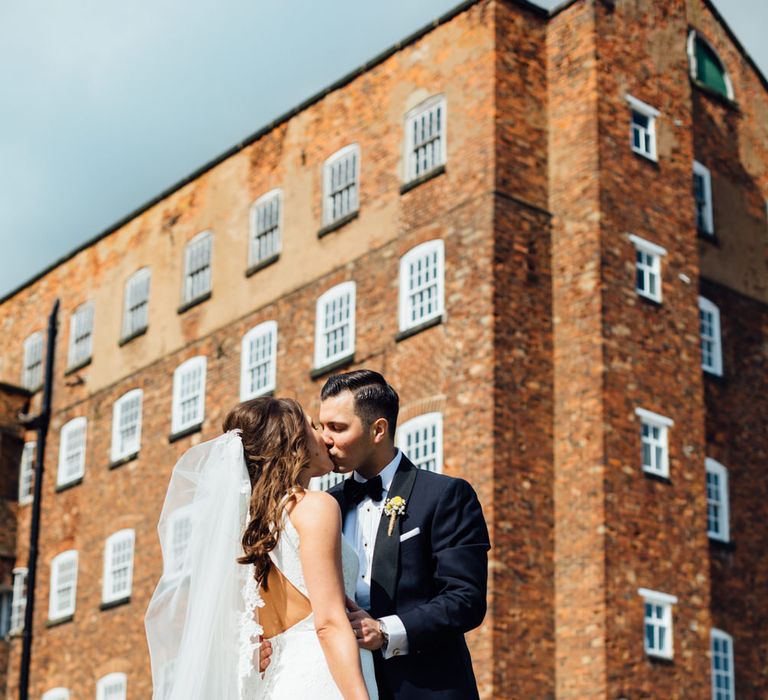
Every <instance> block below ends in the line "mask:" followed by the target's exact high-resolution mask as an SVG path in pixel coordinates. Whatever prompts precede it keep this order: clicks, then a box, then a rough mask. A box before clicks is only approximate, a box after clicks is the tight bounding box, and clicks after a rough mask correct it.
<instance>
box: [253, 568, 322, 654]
mask: <svg viewBox="0 0 768 700" xmlns="http://www.w3.org/2000/svg"><path fill="white" fill-rule="evenodd" d="M261 599H262V600H263V601H264V607H263V608H261V609H260V610H259V623H260V624H261V626H262V627H263V628H264V638H265V639H271V638H272V637H274V636H276V635H278V634H282V633H283V632H285V631H286V630H287V629H290V628H291V627H293V626H294V625H296V624H298V623H299V622H301V621H302V620H304V619H305V618H306V617H307V616H308V615H309V614H310V613H311V612H312V605H311V604H310V602H309V599H308V598H307V597H306V596H305V595H304V594H303V593H302V592H301V591H300V590H298V589H297V588H296V586H294V585H293V584H292V583H291V582H290V581H289V580H288V579H287V578H286V577H285V576H284V575H283V572H282V571H280V569H278V568H277V567H276V566H275V565H274V564H272V566H271V567H270V569H269V574H268V575H267V585H266V587H262V589H261Z"/></svg>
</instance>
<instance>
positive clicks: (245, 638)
mask: <svg viewBox="0 0 768 700" xmlns="http://www.w3.org/2000/svg"><path fill="white" fill-rule="evenodd" d="M243 569H244V570H245V572H246V574H245V581H244V583H243V586H242V588H241V592H242V596H243V610H242V611H241V613H240V620H239V621H238V632H239V639H240V653H239V661H240V664H239V669H238V678H239V679H240V684H239V685H240V698H241V700H250V699H252V698H256V697H258V696H257V694H256V693H257V691H258V687H259V684H260V682H261V678H260V675H259V670H258V664H256V665H254V663H253V661H254V659H255V658H256V656H257V655H258V651H259V647H260V646H261V644H260V642H259V641H258V640H259V637H260V636H261V635H262V634H263V633H264V628H263V627H262V626H261V625H260V624H259V623H258V620H257V619H256V618H257V615H258V609H259V608H263V607H264V601H263V600H262V598H261V593H260V586H259V584H258V583H257V582H256V577H255V576H254V571H255V570H254V566H253V564H248V565H247V566H244V567H243Z"/></svg>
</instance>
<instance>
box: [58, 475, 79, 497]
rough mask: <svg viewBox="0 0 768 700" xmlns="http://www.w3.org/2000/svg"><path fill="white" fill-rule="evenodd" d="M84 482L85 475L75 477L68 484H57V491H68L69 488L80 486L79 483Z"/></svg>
mask: <svg viewBox="0 0 768 700" xmlns="http://www.w3.org/2000/svg"><path fill="white" fill-rule="evenodd" d="M82 483H83V477H82V476H80V477H78V478H77V479H73V480H72V481H68V482H67V483H66V484H57V486H56V491H55V492H56V493H61V492H62V491H66V490H67V489H71V488H73V487H74V486H78V485H79V484H82Z"/></svg>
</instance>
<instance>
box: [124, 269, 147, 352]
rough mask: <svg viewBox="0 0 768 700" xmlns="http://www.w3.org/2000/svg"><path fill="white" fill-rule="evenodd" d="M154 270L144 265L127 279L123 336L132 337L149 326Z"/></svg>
mask: <svg viewBox="0 0 768 700" xmlns="http://www.w3.org/2000/svg"><path fill="white" fill-rule="evenodd" d="M151 282H152V271H151V269H150V268H149V267H142V268H140V269H138V270H136V272H134V273H133V274H132V275H131V276H130V277H129V278H128V279H127V280H126V281H125V292H124V294H123V297H124V298H123V333H122V337H123V338H131V337H133V336H134V335H137V334H138V333H141V332H142V331H144V330H146V329H147V328H148V327H149V289H150V285H151Z"/></svg>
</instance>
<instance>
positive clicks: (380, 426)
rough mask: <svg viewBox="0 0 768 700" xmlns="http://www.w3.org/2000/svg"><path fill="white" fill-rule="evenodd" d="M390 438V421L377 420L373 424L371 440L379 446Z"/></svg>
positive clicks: (384, 419)
mask: <svg viewBox="0 0 768 700" xmlns="http://www.w3.org/2000/svg"><path fill="white" fill-rule="evenodd" d="M388 437H389V421H388V420H387V419H386V418H377V419H376V420H375V421H373V423H371V438H372V439H373V442H374V443H375V444H377V445H379V444H381V443H382V442H383V441H384V440H386V439H387V438H388Z"/></svg>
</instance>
